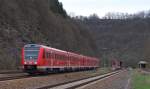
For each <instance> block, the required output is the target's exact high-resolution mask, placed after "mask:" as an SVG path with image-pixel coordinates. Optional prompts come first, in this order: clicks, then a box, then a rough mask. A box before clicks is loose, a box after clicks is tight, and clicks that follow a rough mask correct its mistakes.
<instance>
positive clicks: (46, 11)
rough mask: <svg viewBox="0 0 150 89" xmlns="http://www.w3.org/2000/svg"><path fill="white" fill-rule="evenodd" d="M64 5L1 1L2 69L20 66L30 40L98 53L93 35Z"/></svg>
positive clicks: (33, 0)
mask: <svg viewBox="0 0 150 89" xmlns="http://www.w3.org/2000/svg"><path fill="white" fill-rule="evenodd" d="M62 7H63V6H62V4H61V3H59V2H58V1H57V0H0V69H14V68H17V67H18V66H19V65H20V60H21V57H20V55H21V48H22V47H23V46H24V45H25V44H28V43H36V44H43V45H49V46H51V47H55V48H59V49H62V50H67V51H72V52H76V53H81V54H84V55H89V56H96V54H97V51H96V50H97V46H96V44H95V41H94V39H93V37H92V36H91V34H90V33H89V32H88V31H87V30H85V29H86V28H85V27H84V26H82V25H80V24H77V23H76V22H74V21H72V20H71V19H70V18H69V17H68V16H67V14H66V12H65V10H64V9H63V8H62Z"/></svg>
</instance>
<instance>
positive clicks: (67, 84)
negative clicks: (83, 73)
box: [37, 70, 124, 89]
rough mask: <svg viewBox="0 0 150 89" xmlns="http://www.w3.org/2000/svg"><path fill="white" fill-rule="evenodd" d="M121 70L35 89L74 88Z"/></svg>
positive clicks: (110, 75) (115, 73)
mask: <svg viewBox="0 0 150 89" xmlns="http://www.w3.org/2000/svg"><path fill="white" fill-rule="evenodd" d="M122 71H124V70H119V71H115V72H111V73H107V74H104V75H99V76H94V77H88V78H83V79H79V80H73V81H69V82H65V83H60V84H55V85H49V86H43V87H40V88H37V89H76V88H81V87H83V86H85V85H88V84H90V83H93V82H96V81H99V80H102V79H105V78H108V77H112V76H113V75H117V74H119V73H120V72H122Z"/></svg>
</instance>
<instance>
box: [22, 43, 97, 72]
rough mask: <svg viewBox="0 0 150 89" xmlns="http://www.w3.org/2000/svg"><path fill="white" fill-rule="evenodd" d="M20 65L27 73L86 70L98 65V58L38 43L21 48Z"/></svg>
mask: <svg viewBox="0 0 150 89" xmlns="http://www.w3.org/2000/svg"><path fill="white" fill-rule="evenodd" d="M22 66H23V70H24V71H25V72H27V73H30V74H32V73H39V72H42V73H43V72H44V73H45V72H46V73H48V72H59V71H76V70H88V69H95V68H98V67H99V59H97V58H93V57H87V56H83V55H79V54H75V53H71V52H67V51H62V50H59V49H55V48H51V47H47V46H44V45H38V44H27V45H25V46H24V47H23V49H22Z"/></svg>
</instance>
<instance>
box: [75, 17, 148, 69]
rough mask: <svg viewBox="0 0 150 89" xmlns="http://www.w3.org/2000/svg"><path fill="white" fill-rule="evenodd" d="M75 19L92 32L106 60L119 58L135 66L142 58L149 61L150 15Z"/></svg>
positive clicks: (128, 64) (126, 63)
mask: <svg viewBox="0 0 150 89" xmlns="http://www.w3.org/2000/svg"><path fill="white" fill-rule="evenodd" d="M114 17H116V16H114ZM75 20H76V21H77V22H78V23H80V24H83V25H85V26H86V27H87V28H88V29H89V31H90V32H92V34H93V36H94V38H95V40H96V42H97V45H98V48H99V53H100V54H101V55H103V56H102V59H103V60H104V62H106V61H107V60H111V59H119V60H122V61H123V62H124V63H125V65H127V66H134V67H135V66H138V65H137V63H138V62H139V61H140V60H146V61H149V58H150V56H149V54H150V46H149V45H150V42H149V41H150V34H149V33H150V18H149V17H148V18H129V19H99V18H98V17H89V18H86V17H82V18H79V19H75ZM149 62H150V61H149Z"/></svg>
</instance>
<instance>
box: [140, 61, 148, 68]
mask: <svg viewBox="0 0 150 89" xmlns="http://www.w3.org/2000/svg"><path fill="white" fill-rule="evenodd" d="M147 64H148V63H147V62H146V61H140V62H139V63H138V65H139V68H142V69H145V68H146V66H147Z"/></svg>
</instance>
